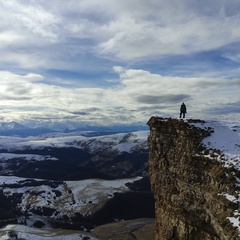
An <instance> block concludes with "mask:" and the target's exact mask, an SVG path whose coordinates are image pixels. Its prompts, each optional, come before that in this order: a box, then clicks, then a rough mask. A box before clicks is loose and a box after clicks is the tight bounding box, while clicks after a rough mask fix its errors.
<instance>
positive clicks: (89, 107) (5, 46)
mask: <svg viewBox="0 0 240 240" xmlns="http://www.w3.org/2000/svg"><path fill="white" fill-rule="evenodd" d="M239 10H240V2H239V1H235V0H228V1H227V0H212V1H211V2H209V1H207V0H204V1H198V0H181V1H179V0H173V1H167V0H160V1H159V0H158V1H157V0H149V1H145V0H138V1H137V0H132V1H127V0H122V1H111V0H102V1H97V0H88V1H83V0H80V1H75V0H69V1H67V2H66V1H63V0H51V1H43V0H38V1H35V0H31V1H30V0H29V1H21V0H12V1H5V0H0V11H1V14H0V49H1V53H2V54H1V59H0V62H1V68H0V83H1V89H0V99H1V102H0V111H1V117H2V119H3V120H19V121H28V120H34V121H44V120H47V121H50V120H51V121H67V120H69V119H71V120H72V121H89V122H91V123H92V124H104V125H108V124H114V123H134V122H145V121H147V120H148V118H149V117H150V116H151V115H152V114H158V115H164V116H173V117H174V116H175V117H177V116H178V112H179V106H180V104H181V102H183V101H184V102H186V104H187V106H188V108H189V115H188V116H189V117H190V116H191V117H205V116H206V114H208V115H212V116H216V115H219V114H234V115H236V114H238V113H239V110H240V109H239V107H238V106H239V102H240V97H239V86H240V79H239V73H240V69H239V63H240V52H239V49H240V48H239V46H240V31H239V26H240V13H239V12H240V11H239Z"/></svg>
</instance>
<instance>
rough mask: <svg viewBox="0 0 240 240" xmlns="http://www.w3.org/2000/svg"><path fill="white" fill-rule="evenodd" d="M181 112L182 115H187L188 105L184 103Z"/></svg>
mask: <svg viewBox="0 0 240 240" xmlns="http://www.w3.org/2000/svg"><path fill="white" fill-rule="evenodd" d="M180 112H182V113H186V112H187V107H186V105H185V104H184V103H183V104H182V105H181V108H180Z"/></svg>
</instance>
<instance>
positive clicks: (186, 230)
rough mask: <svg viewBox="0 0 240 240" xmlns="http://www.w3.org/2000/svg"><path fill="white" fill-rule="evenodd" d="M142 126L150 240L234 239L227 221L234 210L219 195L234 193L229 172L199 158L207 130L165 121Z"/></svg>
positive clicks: (155, 119)
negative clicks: (151, 209)
mask: <svg viewBox="0 0 240 240" xmlns="http://www.w3.org/2000/svg"><path fill="white" fill-rule="evenodd" d="M147 124H148V125H149V126H150V135H149V138H148V146H149V173H150V179H151V187H152V191H153V193H154V197H155V211H156V240H174V239H175V240H217V239H221V240H230V239H231V240H235V239H240V237H239V236H238V234H239V233H238V231H237V229H236V228H235V227H233V224H232V223H231V222H230V221H229V220H228V217H229V216H231V215H233V214H234V211H235V210H236V209H238V207H239V206H238V204H237V203H234V202H231V201H229V200H227V199H226V197H225V196H223V195H222V194H221V193H223V192H225V193H231V194H234V193H235V191H236V185H235V181H233V176H232V174H231V170H230V169H225V168H224V166H223V165H222V164H221V163H220V162H218V161H217V160H214V159H210V158H209V157H207V156H206V155H204V154H203V152H204V148H205V147H204V146H203V144H202V140H203V139H204V138H205V137H207V136H209V135H210V134H211V130H210V129H209V130H204V129H200V128H197V127H195V126H193V125H191V124H190V123H188V122H185V121H183V120H177V119H171V118H170V119H163V118H159V117H151V118H150V120H149V121H148V123H147ZM228 171H229V172H228Z"/></svg>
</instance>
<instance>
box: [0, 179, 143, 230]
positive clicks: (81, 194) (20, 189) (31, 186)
mask: <svg viewBox="0 0 240 240" xmlns="http://www.w3.org/2000/svg"><path fill="white" fill-rule="evenodd" d="M140 179H141V178H139V177H138V178H133V179H120V180H112V181H106V180H100V179H87V180H83V181H65V182H56V181H46V180H40V179H38V180H37V179H25V178H18V177H7V176H5V177H4V176H0V191H1V193H2V194H3V196H5V198H7V199H9V200H11V199H15V200H14V201H16V203H17V204H16V206H15V207H16V208H14V206H11V204H10V203H9V204H10V206H8V208H10V207H13V209H12V212H13V216H16V214H17V215H18V217H17V218H16V220H17V221H18V223H23V222H24V223H25V224H26V225H27V226H34V225H36V224H37V223H38V224H40V225H41V226H42V227H45V228H46V227H48V228H49V227H52V224H53V225H54V224H57V223H58V222H60V223H61V222H65V224H66V223H67V222H71V221H73V222H74V221H76V222H79V221H83V219H85V220H84V221H85V223H86V222H87V221H89V224H88V225H90V223H91V221H93V222H94V214H95V213H96V212H97V211H99V210H100V209H101V208H102V207H103V206H104V205H105V204H106V202H108V201H109V200H111V199H114V197H115V195H116V194H119V193H126V192H129V191H130V189H129V187H127V186H126V184H129V183H134V182H136V181H138V180H140ZM3 196H2V199H4V197H3ZM16 197H17V199H16ZM3 201H4V200H3ZM6 204H7V203H6ZM9 211H10V209H9ZM74 219H75V220H74ZM81 219H82V220H81ZM87 219H88V220H87ZM0 222H1V221H0ZM92 224H93V223H92ZM79 227H81V224H79Z"/></svg>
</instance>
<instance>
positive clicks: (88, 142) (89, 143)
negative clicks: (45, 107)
mask: <svg viewBox="0 0 240 240" xmlns="http://www.w3.org/2000/svg"><path fill="white" fill-rule="evenodd" d="M80 134H84V133H76V135H73V134H70V136H69V134H63V133H55V134H50V135H42V136H41V135H40V136H35V137H26V138H22V137H14V136H1V137H0V149H7V150H9V151H12V150H23V149H41V148H46V147H57V148H64V147H65V148H66V147H70V146H73V147H78V148H81V149H89V151H90V152H97V151H99V150H100V149H102V148H112V149H114V150H117V151H118V152H123V151H125V152H131V151H134V149H135V148H144V149H146V148H147V144H146V141H147V136H148V134H149V131H139V132H133V133H117V134H111V135H105V136H97V137H85V136H82V135H80Z"/></svg>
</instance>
